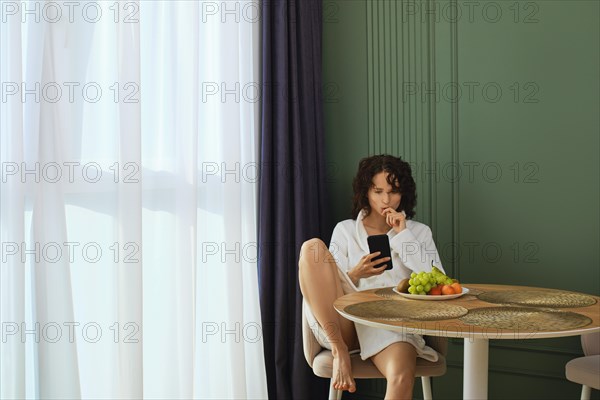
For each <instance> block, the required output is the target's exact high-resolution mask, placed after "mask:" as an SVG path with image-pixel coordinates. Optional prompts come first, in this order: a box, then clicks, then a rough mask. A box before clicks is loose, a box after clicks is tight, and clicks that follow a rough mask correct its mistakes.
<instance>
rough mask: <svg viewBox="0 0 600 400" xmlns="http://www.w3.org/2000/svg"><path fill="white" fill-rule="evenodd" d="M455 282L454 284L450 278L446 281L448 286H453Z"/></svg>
mask: <svg viewBox="0 0 600 400" xmlns="http://www.w3.org/2000/svg"><path fill="white" fill-rule="evenodd" d="M453 283H454V282H452V279H450V278H448V279H446V285H452V284H453Z"/></svg>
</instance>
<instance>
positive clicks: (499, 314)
mask: <svg viewBox="0 0 600 400" xmlns="http://www.w3.org/2000/svg"><path fill="white" fill-rule="evenodd" d="M459 319H460V320H461V321H462V322H464V323H465V324H468V325H477V326H484V327H487V328H495V329H510V330H527V331H534V332H540V331H562V330H567V329H575V328H582V327H584V326H586V325H589V324H590V323H591V322H592V320H591V319H590V318H588V317H586V316H585V315H581V314H577V313H574V312H570V311H558V310H541V309H538V308H530V307H484V308H478V309H475V310H470V311H469V313H468V314H467V315H465V316H462V317H460V318H459Z"/></svg>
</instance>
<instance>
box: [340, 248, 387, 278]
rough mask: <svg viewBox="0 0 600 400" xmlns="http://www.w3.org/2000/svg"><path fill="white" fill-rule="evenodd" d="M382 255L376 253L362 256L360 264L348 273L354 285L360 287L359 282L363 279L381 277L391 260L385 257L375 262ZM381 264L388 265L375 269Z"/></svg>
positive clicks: (378, 252)
mask: <svg viewBox="0 0 600 400" xmlns="http://www.w3.org/2000/svg"><path fill="white" fill-rule="evenodd" d="M380 254H381V252H380V251H376V252H374V253H371V254H367V255H364V256H362V257H361V259H360V261H359V262H358V264H357V265H356V266H355V267H354V268H352V269H351V270H350V271H349V272H348V276H349V277H350V279H351V280H352V283H354V285H358V281H359V280H360V279H361V278H369V277H371V276H375V275H381V274H382V273H383V271H385V268H386V267H387V262H389V261H390V260H391V258H390V257H384V258H379V259H377V261H373V258H375V257H377V256H379V255H380ZM381 262H385V263H386V264H383V265H381V266H379V267H377V268H375V266H376V265H379V264H380V263H381Z"/></svg>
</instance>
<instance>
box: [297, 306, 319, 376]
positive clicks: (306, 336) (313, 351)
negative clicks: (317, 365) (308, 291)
mask: <svg viewBox="0 0 600 400" xmlns="http://www.w3.org/2000/svg"><path fill="white" fill-rule="evenodd" d="M305 307H306V302H305V301H304V299H303V300H302V348H303V350H304V358H306V361H307V362H308V365H310V367H311V368H312V365H313V360H314V359H315V357H316V355H317V354H319V353H320V352H321V350H323V348H322V347H321V345H320V344H319V342H317V338H315V335H314V334H313V331H312V329H310V325H309V323H308V320H307V319H306V311H305Z"/></svg>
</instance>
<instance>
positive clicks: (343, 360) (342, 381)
mask: <svg viewBox="0 0 600 400" xmlns="http://www.w3.org/2000/svg"><path fill="white" fill-rule="evenodd" d="M332 353H333V388H334V389H335V390H347V391H349V392H351V393H354V392H355V391H356V384H355V383H354V378H353V377H352V363H351V362H350V355H349V354H348V350H338V351H336V350H334V351H332Z"/></svg>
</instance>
